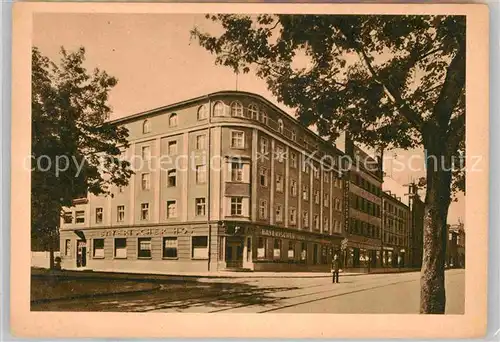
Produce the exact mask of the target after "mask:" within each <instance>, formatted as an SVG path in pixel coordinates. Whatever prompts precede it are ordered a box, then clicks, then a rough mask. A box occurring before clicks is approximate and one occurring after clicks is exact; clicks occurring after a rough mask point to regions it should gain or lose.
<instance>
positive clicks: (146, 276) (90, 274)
mask: <svg viewBox="0 0 500 342" xmlns="http://www.w3.org/2000/svg"><path fill="white" fill-rule="evenodd" d="M146 272H147V271H144V273H127V272H102V271H91V270H87V271H70V270H61V271H49V270H44V269H36V268H32V269H31V274H32V276H35V277H36V276H46V275H50V276H53V277H62V278H67V277H79V278H102V279H126V280H135V281H148V282H163V281H196V279H199V278H227V279H232V278H243V279H245V278H246V279H254V278H261V279H264V278H270V279H272V278H275V279H279V278H302V279H304V278H330V277H331V276H332V274H331V273H330V272H230V271H220V272H176V273H169V274H151V273H146ZM371 274H380V273H378V272H371V273H352V272H341V273H340V276H342V277H346V276H360V275H371Z"/></svg>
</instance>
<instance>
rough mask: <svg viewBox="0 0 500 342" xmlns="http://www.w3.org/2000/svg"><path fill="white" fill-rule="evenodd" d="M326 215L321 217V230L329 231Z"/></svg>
mask: <svg viewBox="0 0 500 342" xmlns="http://www.w3.org/2000/svg"><path fill="white" fill-rule="evenodd" d="M328 223H329V222H328V217H326V216H325V217H324V218H323V231H327V232H328V231H329V230H330V225H329V224H328Z"/></svg>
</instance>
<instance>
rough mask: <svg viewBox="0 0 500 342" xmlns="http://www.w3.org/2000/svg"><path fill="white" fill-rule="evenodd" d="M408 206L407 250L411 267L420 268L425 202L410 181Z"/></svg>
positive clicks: (415, 185)
mask: <svg viewBox="0 0 500 342" xmlns="http://www.w3.org/2000/svg"><path fill="white" fill-rule="evenodd" d="M408 190H409V191H408V193H409V207H410V229H409V252H410V258H409V259H410V264H411V267H414V268H421V267H422V259H423V247H424V244H423V241H424V211H425V204H424V202H423V201H422V200H421V199H420V196H419V194H418V186H417V184H415V183H411V184H409V186H408Z"/></svg>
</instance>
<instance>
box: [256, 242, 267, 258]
mask: <svg viewBox="0 0 500 342" xmlns="http://www.w3.org/2000/svg"><path fill="white" fill-rule="evenodd" d="M266 246H267V238H263V237H259V240H258V243H257V259H265V258H266Z"/></svg>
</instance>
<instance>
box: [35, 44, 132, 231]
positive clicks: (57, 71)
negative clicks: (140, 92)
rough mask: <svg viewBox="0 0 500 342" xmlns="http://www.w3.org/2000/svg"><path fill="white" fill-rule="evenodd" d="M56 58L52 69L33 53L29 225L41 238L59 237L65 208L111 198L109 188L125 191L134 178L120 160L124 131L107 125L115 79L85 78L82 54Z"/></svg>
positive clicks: (98, 74) (104, 75)
mask: <svg viewBox="0 0 500 342" xmlns="http://www.w3.org/2000/svg"><path fill="white" fill-rule="evenodd" d="M60 55H61V59H60V62H59V63H58V64H56V63H54V62H53V61H51V60H50V59H49V58H47V57H46V56H44V55H43V54H42V53H41V52H40V51H39V49H37V48H36V47H34V48H33V49H32V83H31V85H32V98H31V115H32V145H31V148H32V159H31V160H32V163H31V164H32V165H31V167H32V174H31V175H32V177H31V182H32V183H31V185H32V195H31V199H32V200H31V219H32V235H35V236H38V237H39V238H43V237H50V236H53V235H54V234H56V233H57V228H58V226H59V217H60V213H61V208H62V207H63V206H71V205H72V203H73V202H72V201H73V199H75V198H77V197H82V196H86V195H87V193H92V194H95V195H99V194H105V195H109V194H111V190H110V189H111V186H112V185H118V186H124V185H127V183H128V178H129V177H130V175H131V172H132V171H131V170H130V164H129V163H128V162H127V161H124V160H120V158H119V156H120V153H121V152H120V146H123V148H126V147H127V146H128V141H127V137H128V130H127V129H126V128H124V127H117V126H114V125H112V124H110V123H108V122H107V120H108V118H109V115H110V113H111V108H110V107H109V105H108V97H109V91H110V90H111V89H112V88H113V87H114V86H115V85H116V83H117V80H116V78H114V77H112V76H110V75H108V74H107V73H106V72H105V71H101V70H99V69H95V70H93V71H92V72H88V71H87V70H86V69H85V67H84V62H85V49H84V48H80V49H78V50H77V51H74V52H68V51H66V50H65V49H64V48H61V52H60ZM103 156H106V158H101V157H103ZM68 161H69V162H68Z"/></svg>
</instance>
